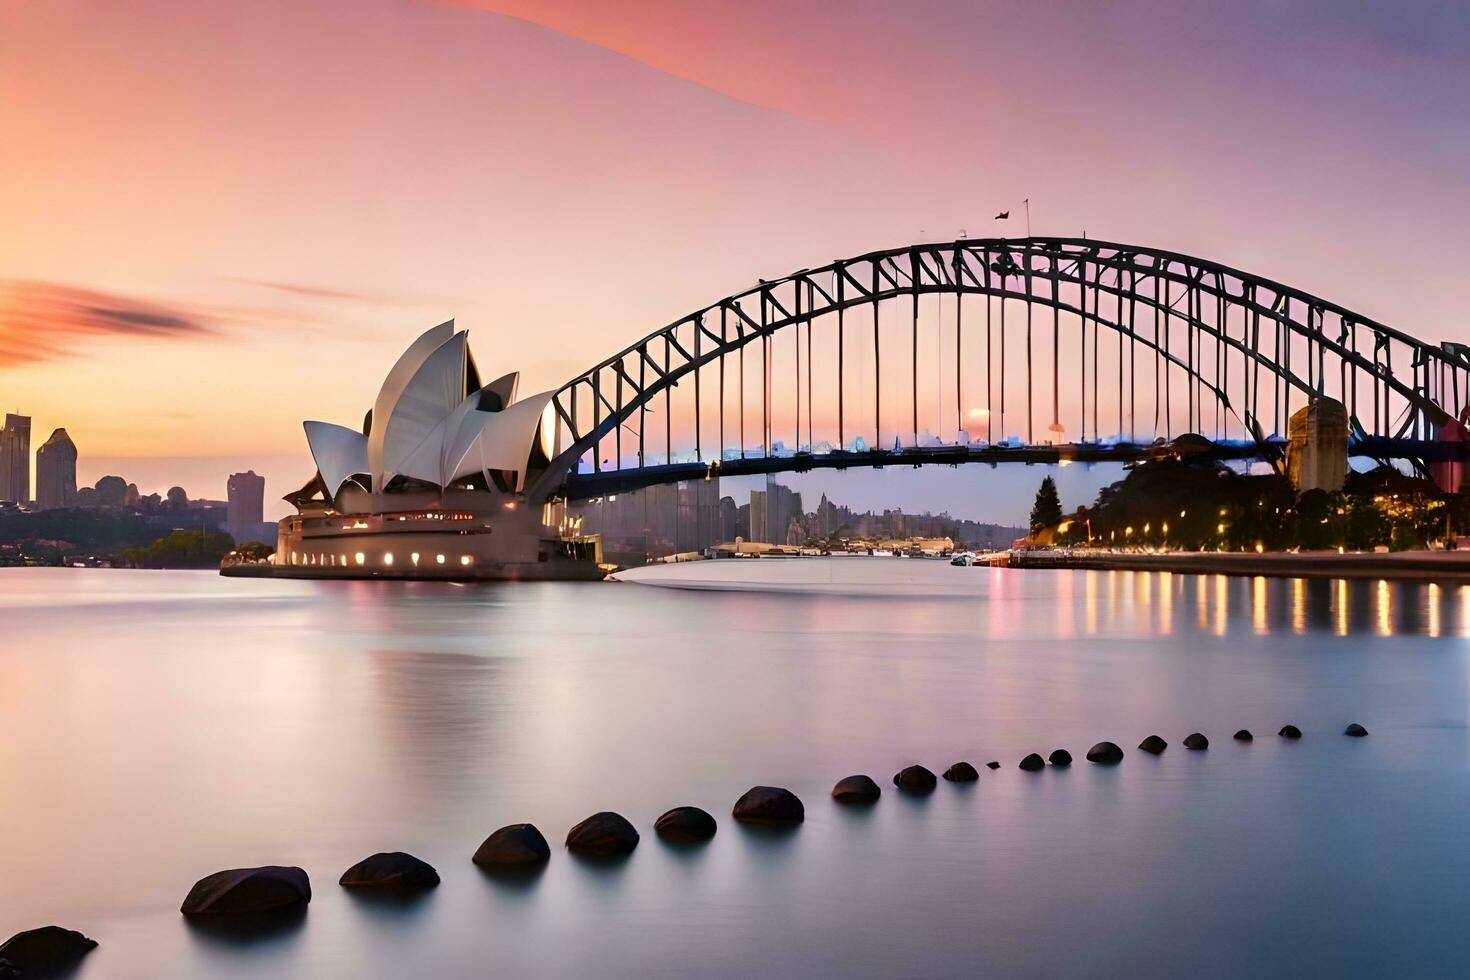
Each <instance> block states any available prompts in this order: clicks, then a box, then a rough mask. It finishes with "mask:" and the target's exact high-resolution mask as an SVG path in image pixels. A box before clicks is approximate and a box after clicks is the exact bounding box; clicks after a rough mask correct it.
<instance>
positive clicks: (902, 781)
mask: <svg viewBox="0 0 1470 980" xmlns="http://www.w3.org/2000/svg"><path fill="white" fill-rule="evenodd" d="M893 785H895V786H897V787H898V788H899V789H901V790H903V791H904V792H907V793H931V792H933V791H934V787H935V786H936V785H938V780H936V779H935V778H934V774H933V773H932V772H930V771H929V770H928V769H925V768H924V767H923V766H909V767H908V768H906V769H902V770H900V771H898V772H897V773H895V774H894V776H893Z"/></svg>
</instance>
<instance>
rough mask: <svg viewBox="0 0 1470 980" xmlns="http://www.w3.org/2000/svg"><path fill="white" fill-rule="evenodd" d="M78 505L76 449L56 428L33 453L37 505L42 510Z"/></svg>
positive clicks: (65, 435) (63, 432)
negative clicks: (34, 453) (34, 455)
mask: <svg viewBox="0 0 1470 980" xmlns="http://www.w3.org/2000/svg"><path fill="white" fill-rule="evenodd" d="M76 504H77V447H76V444H75V443H73V442H72V441H71V436H69V435H67V434H66V430H65V429H57V430H56V431H55V432H53V433H51V438H50V439H47V440H46V442H45V443H44V444H42V446H41V448H40V449H37V450H36V506H38V507H40V508H41V509H43V510H47V509H56V508H61V507H75V506H76Z"/></svg>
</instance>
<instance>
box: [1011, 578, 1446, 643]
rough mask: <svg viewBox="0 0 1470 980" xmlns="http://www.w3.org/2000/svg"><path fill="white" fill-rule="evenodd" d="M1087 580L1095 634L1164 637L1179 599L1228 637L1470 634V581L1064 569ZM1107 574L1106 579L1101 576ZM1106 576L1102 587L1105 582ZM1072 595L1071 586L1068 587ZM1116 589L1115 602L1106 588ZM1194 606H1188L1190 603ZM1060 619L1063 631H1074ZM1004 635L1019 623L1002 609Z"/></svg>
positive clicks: (1088, 628) (1090, 632)
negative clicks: (1244, 633)
mask: <svg viewBox="0 0 1470 980" xmlns="http://www.w3.org/2000/svg"><path fill="white" fill-rule="evenodd" d="M1057 574H1060V575H1069V574H1070V575H1078V576H1082V577H1083V581H1082V590H1081V591H1082V597H1081V603H1082V616H1081V621H1082V624H1083V628H1084V631H1085V635H1087V636H1098V635H1105V634H1109V633H1114V632H1117V631H1118V630H1120V629H1122V630H1139V631H1142V632H1145V633H1149V634H1152V635H1157V636H1165V637H1166V636H1170V635H1172V634H1173V632H1174V631H1175V627H1176V623H1175V613H1174V607H1175V602H1176V599H1177V600H1179V601H1183V602H1185V603H1186V604H1188V603H1191V602H1192V603H1193V606H1194V614H1193V620H1192V625H1193V627H1194V628H1195V629H1197V630H1199V631H1200V632H1206V633H1210V634H1213V635H1215V636H1226V635H1228V634H1230V633H1231V632H1232V631H1233V630H1236V629H1246V630H1249V632H1251V633H1252V634H1254V635H1256V636H1270V635H1273V634H1279V633H1290V634H1293V635H1296V636H1305V635H1307V634H1308V633H1311V632H1314V631H1315V632H1329V633H1334V634H1336V635H1338V636H1346V635H1348V634H1349V633H1351V632H1371V633H1372V634H1373V635H1375V636H1382V637H1390V636H1405V635H1423V636H1431V637H1439V636H1446V635H1456V636H1470V585H1463V586H1456V587H1452V588H1446V587H1445V586H1443V585H1440V584H1438V583H1434V582H1423V583H1420V582H1390V581H1386V580H1383V579H1366V580H1365V579H1304V578H1289V579H1281V578H1267V577H1264V576H1259V575H1258V576H1252V577H1232V576H1227V575H1186V574H1181V573H1170V572H1140V571H1124V572H1117V571H1108V572H1096V571H1087V572H1075V573H1067V572H1061V573H1057ZM1099 576H1101V579H1100V578H1099ZM1100 581H1101V583H1102V584H1101V585H1099V582H1100ZM1067 591H1068V592H1069V593H1070V591H1071V590H1070V588H1069V589H1068V590H1067ZM1099 591H1106V592H1107V593H1108V596H1107V601H1106V602H1102V601H1100V599H1099V596H1098V592H1099ZM1186 608H1188V605H1186ZM1072 622H1074V620H1072V619H1066V620H1059V622H1058V627H1059V635H1062V636H1066V635H1068V632H1067V629H1066V624H1070V623H1072ZM991 623H992V625H994V626H997V627H998V628H999V630H1000V632H998V633H997V634H996V635H1011V629H1010V627H1009V625H1008V624H1005V623H1004V622H1003V621H1002V619H1001V617H1000V616H998V615H997V614H996V613H995V612H994V611H992V615H991Z"/></svg>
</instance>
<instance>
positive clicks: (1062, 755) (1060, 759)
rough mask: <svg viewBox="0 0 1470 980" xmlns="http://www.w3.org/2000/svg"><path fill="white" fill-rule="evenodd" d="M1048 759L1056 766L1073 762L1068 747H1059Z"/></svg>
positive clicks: (1068, 764)
mask: <svg viewBox="0 0 1470 980" xmlns="http://www.w3.org/2000/svg"><path fill="white" fill-rule="evenodd" d="M1046 761H1047V762H1050V763H1051V764H1052V765H1054V766H1070V765H1071V764H1072V753H1070V752H1068V751H1067V750H1066V749H1057V750H1056V751H1055V752H1053V753H1052V754H1051V755H1049V756H1047V757H1046Z"/></svg>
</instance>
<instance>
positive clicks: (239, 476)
mask: <svg viewBox="0 0 1470 980" xmlns="http://www.w3.org/2000/svg"><path fill="white" fill-rule="evenodd" d="M227 486H228V490H229V503H228V506H229V510H228V512H227V514H228V516H226V518H225V531H226V532H228V533H229V534H230V536H231V537H233V538H234V539H235V540H236V541H244V540H246V539H247V538H250V537H255V536H258V535H257V534H256V529H257V527H258V526H259V525H260V524H261V523H262V522H264V520H265V477H263V476H256V475H255V471H254V470H247V471H246V472H244V473H235V474H232V475H231V476H230V481H229V483H228V484H227Z"/></svg>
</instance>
